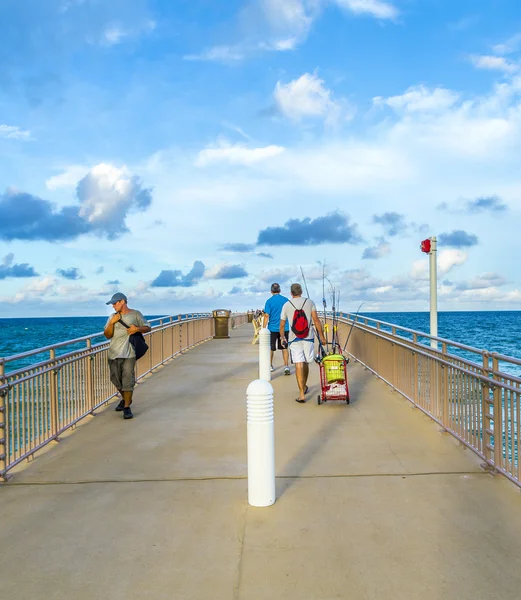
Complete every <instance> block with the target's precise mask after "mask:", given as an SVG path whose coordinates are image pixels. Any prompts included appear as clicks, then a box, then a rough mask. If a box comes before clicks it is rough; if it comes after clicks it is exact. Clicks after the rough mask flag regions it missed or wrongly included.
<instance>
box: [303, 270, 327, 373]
mask: <svg viewBox="0 0 521 600" xmlns="http://www.w3.org/2000/svg"><path fill="white" fill-rule="evenodd" d="M300 272H301V273H302V281H303V282H304V287H305V288H306V294H307V296H308V298H309V290H308V284H307V283H306V278H305V277H304V271H303V270H302V267H300ZM317 339H318V345H319V348H320V353H321V355H322V357H324V356H326V354H327V352H326V351H325V350H324V346H322V342H321V341H320V336H318V335H317ZM326 343H327V337H326ZM317 358H318V357H317ZM317 358H315V361H316V362H319V361H317Z"/></svg>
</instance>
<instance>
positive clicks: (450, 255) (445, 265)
mask: <svg viewBox="0 0 521 600" xmlns="http://www.w3.org/2000/svg"><path fill="white" fill-rule="evenodd" d="M468 257H469V255H468V254H467V252H463V250H452V249H451V250H442V251H441V252H439V253H438V274H439V275H446V274H447V273H448V272H449V271H450V270H451V269H452V268H453V267H456V266H459V265H463V264H464V263H465V262H466V261H467V260H468ZM426 262H427V261H426Z"/></svg>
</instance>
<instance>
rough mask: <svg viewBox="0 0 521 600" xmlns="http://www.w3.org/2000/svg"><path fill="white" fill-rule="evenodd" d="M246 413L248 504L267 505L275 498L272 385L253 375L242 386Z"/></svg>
mask: <svg viewBox="0 0 521 600" xmlns="http://www.w3.org/2000/svg"><path fill="white" fill-rule="evenodd" d="M246 410H247V414H248V504H250V505H251V506H271V505H272V504H273V503H274V502H275V438H274V429H273V388H272V387H271V383H270V382H269V381H264V380H262V379H256V380H255V381H252V382H251V383H250V385H249V386H248V389H247V390H246Z"/></svg>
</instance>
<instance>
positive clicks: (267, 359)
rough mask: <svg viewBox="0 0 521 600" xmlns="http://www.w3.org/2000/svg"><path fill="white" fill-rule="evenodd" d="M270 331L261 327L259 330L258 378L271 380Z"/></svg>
mask: <svg viewBox="0 0 521 600" xmlns="http://www.w3.org/2000/svg"><path fill="white" fill-rule="evenodd" d="M270 367H271V333H270V330H269V329H266V327H263V328H262V329H261V330H260V331H259V379H264V381H271V369H270Z"/></svg>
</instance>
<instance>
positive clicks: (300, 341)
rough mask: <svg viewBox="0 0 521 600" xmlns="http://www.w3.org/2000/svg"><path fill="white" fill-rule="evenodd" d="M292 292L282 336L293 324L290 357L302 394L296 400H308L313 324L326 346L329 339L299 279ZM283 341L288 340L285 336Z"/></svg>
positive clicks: (283, 315) (284, 309) (282, 319)
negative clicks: (288, 326)
mask: <svg viewBox="0 0 521 600" xmlns="http://www.w3.org/2000/svg"><path fill="white" fill-rule="evenodd" d="M291 296H292V300H288V301H287V302H286V304H284V306H283V307H282V312H281V315H280V334H281V336H282V333H283V332H284V328H285V327H286V323H291V324H292V326H291V328H290V331H289V350H290V352H291V360H292V361H293V362H294V363H295V375H296V376H297V385H298V389H299V397H298V398H295V400H296V401H297V402H301V403H302V402H305V401H306V392H307V391H308V386H307V381H308V377H309V363H311V362H313V359H314V358H313V354H314V347H315V343H314V338H315V332H314V329H313V326H314V327H315V329H316V331H317V333H318V337H319V339H320V341H321V342H322V344H323V345H324V346H325V344H326V340H325V338H324V331H323V329H322V323H321V322H320V319H319V318H318V315H317V308H316V306H315V303H314V302H313V300H310V299H309V298H302V286H301V285H300V284H299V283H292V284H291ZM296 313H297V314H296ZM295 317H297V318H296V321H297V323H295ZM283 343H287V342H285V340H284V342H283Z"/></svg>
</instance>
